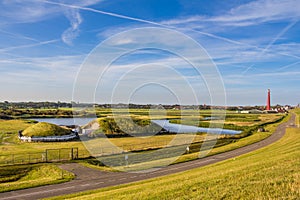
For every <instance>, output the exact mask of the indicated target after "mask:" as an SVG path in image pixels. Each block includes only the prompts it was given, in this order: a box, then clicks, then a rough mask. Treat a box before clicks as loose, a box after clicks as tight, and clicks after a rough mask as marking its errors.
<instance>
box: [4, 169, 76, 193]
mask: <svg viewBox="0 0 300 200" xmlns="http://www.w3.org/2000/svg"><path fill="white" fill-rule="evenodd" d="M74 177H75V176H74V174H72V173H70V172H68V171H65V170H62V169H60V168H59V167H57V166H56V165H53V164H36V165H16V166H6V167H0V192H6V191H12V190H19V189H25V188H31V187H37V186H42V185H50V184H57V183H63V182H67V181H70V180H71V179H73V178H74Z"/></svg>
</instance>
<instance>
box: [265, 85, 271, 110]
mask: <svg viewBox="0 0 300 200" xmlns="http://www.w3.org/2000/svg"><path fill="white" fill-rule="evenodd" d="M266 110H271V91H270V89H268V99H267V109H266Z"/></svg>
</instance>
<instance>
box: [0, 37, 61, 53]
mask: <svg viewBox="0 0 300 200" xmlns="http://www.w3.org/2000/svg"><path fill="white" fill-rule="evenodd" d="M58 41H59V40H57V39H56V40H47V41H42V42H38V43H35V44H28V45H21V46H14V47H7V48H3V49H0V52H4V51H11V50H14V49H21V48H28V47H35V46H40V45H44V44H51V43H55V42H58Z"/></svg>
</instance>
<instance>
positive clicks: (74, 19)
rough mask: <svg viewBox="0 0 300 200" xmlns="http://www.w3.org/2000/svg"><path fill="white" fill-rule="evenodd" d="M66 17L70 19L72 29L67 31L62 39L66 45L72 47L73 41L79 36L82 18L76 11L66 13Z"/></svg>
mask: <svg viewBox="0 0 300 200" xmlns="http://www.w3.org/2000/svg"><path fill="white" fill-rule="evenodd" d="M66 17H67V18H68V19H69V21H70V25H71V27H70V28H68V29H67V30H65V31H64V32H63V34H62V36H61V37H62V41H63V42H64V43H66V44H68V45H72V42H73V40H74V39H75V38H76V37H77V36H78V35H79V25H80V24H81V23H82V18H81V16H80V14H79V12H78V10H76V9H71V10H68V11H66Z"/></svg>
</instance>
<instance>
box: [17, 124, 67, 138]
mask: <svg viewBox="0 0 300 200" xmlns="http://www.w3.org/2000/svg"><path fill="white" fill-rule="evenodd" d="M70 133H71V130H68V129H64V128H62V127H60V126H57V125H55V124H50V123H46V122H39V123H37V124H34V125H32V126H30V127H28V128H26V129H25V130H24V131H23V133H22V134H23V135H24V136H28V137H32V136H40V137H45V136H61V135H68V134H70Z"/></svg>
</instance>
